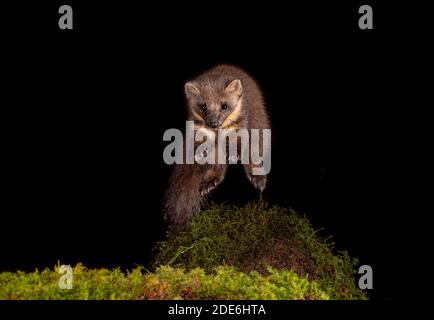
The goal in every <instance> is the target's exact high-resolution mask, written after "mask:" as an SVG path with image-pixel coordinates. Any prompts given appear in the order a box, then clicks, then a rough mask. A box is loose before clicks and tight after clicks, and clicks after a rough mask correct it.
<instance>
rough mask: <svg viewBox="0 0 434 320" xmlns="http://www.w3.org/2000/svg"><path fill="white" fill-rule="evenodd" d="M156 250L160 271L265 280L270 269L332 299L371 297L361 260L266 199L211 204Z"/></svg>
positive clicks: (293, 214)
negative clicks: (364, 287) (223, 271)
mask: <svg viewBox="0 0 434 320" xmlns="http://www.w3.org/2000/svg"><path fill="white" fill-rule="evenodd" d="M156 250H157V254H156V258H155V262H154V266H155V267H157V266H159V265H170V266H178V267H183V268H186V269H187V270H193V269H195V268H197V267H200V268H203V269H204V270H205V271H206V272H208V273H210V272H213V271H214V269H215V268H216V267H217V266H221V265H226V266H232V267H234V268H235V269H236V270H238V271H240V272H247V273H249V272H252V271H257V272H258V273H259V274H262V275H264V276H265V275H267V274H269V267H272V268H274V269H276V270H292V271H294V272H295V273H296V274H298V275H299V276H300V277H306V279H308V280H309V281H314V282H316V283H318V286H319V288H320V289H321V290H322V291H324V292H325V293H326V294H327V295H328V296H329V297H330V298H331V299H366V296H365V294H364V293H363V292H362V291H361V290H360V289H359V288H358V287H357V286H356V283H355V275H356V270H355V266H356V265H357V260H356V259H353V258H350V257H349V256H348V254H347V253H346V252H334V250H333V247H332V244H330V243H329V242H328V241H327V240H325V239H322V238H321V237H319V236H318V235H317V232H316V231H315V230H314V229H313V228H312V226H311V224H310V223H309V221H308V220H307V219H306V218H305V217H301V216H299V215H298V214H296V213H295V212H294V211H292V210H286V209H283V208H280V207H277V206H273V207H270V206H268V205H267V204H266V203H264V202H263V201H260V202H254V203H249V204H247V205H246V206H244V207H241V208H238V207H234V206H228V205H215V204H214V205H211V206H210V207H209V208H208V209H207V210H204V211H203V212H201V213H200V214H198V215H196V216H195V217H194V218H193V219H192V222H191V224H189V225H188V226H187V227H186V228H185V230H184V231H182V232H181V233H173V232H170V231H169V232H168V236H167V240H165V241H163V242H161V243H159V244H158V246H157V248H156Z"/></svg>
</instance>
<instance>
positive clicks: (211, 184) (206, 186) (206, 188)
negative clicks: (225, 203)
mask: <svg viewBox="0 0 434 320" xmlns="http://www.w3.org/2000/svg"><path fill="white" fill-rule="evenodd" d="M218 184H219V181H218V179H217V178H214V179H204V180H203V181H202V182H201V183H200V184H199V192H200V194H201V195H202V196H206V195H207V194H208V193H210V192H211V191H213V190H214V189H215V188H216V187H217V185H218Z"/></svg>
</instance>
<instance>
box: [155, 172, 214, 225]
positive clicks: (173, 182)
mask: <svg viewBox="0 0 434 320" xmlns="http://www.w3.org/2000/svg"><path fill="white" fill-rule="evenodd" d="M203 167H204V166H201V165H197V164H192V165H176V166H175V168H174V169H173V172H172V174H171V176H170V180H169V187H168V189H167V191H166V194H165V196H164V208H163V212H164V218H165V220H166V221H167V222H168V223H169V225H170V227H171V228H172V230H180V229H182V227H183V226H185V225H187V224H188V222H190V220H191V217H192V216H193V215H194V214H196V213H198V212H199V211H200V210H201V209H202V208H203V207H204V206H205V205H206V203H207V201H206V197H205V196H202V195H201V194H200V191H199V183H200V181H201V177H202V176H203V172H202V171H203V170H204V169H203Z"/></svg>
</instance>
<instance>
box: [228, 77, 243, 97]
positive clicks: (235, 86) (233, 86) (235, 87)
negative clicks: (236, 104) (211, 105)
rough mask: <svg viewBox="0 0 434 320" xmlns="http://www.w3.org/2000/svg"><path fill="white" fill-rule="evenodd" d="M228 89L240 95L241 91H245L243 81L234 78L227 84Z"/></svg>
mask: <svg viewBox="0 0 434 320" xmlns="http://www.w3.org/2000/svg"><path fill="white" fill-rule="evenodd" d="M226 91H227V92H230V93H232V94H236V95H238V96H240V95H241V93H242V92H243V85H242V84H241V81H240V80H238V79H235V80H232V81H231V82H229V84H228V85H227V86H226Z"/></svg>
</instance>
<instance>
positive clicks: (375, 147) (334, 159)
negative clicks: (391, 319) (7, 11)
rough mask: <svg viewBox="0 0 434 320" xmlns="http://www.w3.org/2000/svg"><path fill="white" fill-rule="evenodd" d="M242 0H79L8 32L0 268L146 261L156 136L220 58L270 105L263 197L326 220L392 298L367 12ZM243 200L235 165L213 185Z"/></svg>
mask: <svg viewBox="0 0 434 320" xmlns="http://www.w3.org/2000/svg"><path fill="white" fill-rule="evenodd" d="M252 6H253V7H251V8H250V9H249V11H248V12H247V11H246V8H245V7H244V8H243V7H238V6H236V7H234V8H233V10H232V15H231V16H230V17H227V14H226V15H224V12H220V11H221V9H219V8H215V10H214V11H212V12H213V13H210V11H207V16H206V17H202V16H200V15H197V14H193V13H192V12H190V13H187V9H188V8H187V7H182V8H174V9H173V10H172V11H171V13H167V12H166V11H164V10H163V8H156V9H153V10H155V11H153V12H152V14H151V13H149V12H148V11H147V8H139V9H137V10H133V8H130V7H126V8H118V7H104V8H102V9H101V8H100V7H98V6H97V5H95V7H90V6H87V7H84V6H79V5H78V4H77V5H76V6H75V11H74V14H75V21H74V22H75V28H76V30H74V31H73V32H70V33H69V34H65V33H62V32H61V31H58V30H56V29H55V28H54V27H53V28H54V29H53V28H52V27H51V26H50V24H51V23H53V24H54V26H55V27H57V14H56V8H57V7H54V13H53V12H50V13H48V12H45V16H44V22H43V23H42V24H41V25H35V27H34V29H33V32H32V33H31V34H29V37H28V39H27V38H26V39H27V40H26V41H23V40H22V39H21V40H17V39H15V43H14V44H15V46H13V48H14V49H15V50H12V51H11V52H10V53H11V54H10V56H9V61H10V67H11V68H10V70H7V73H6V74H7V76H8V79H9V81H8V84H7V85H6V88H4V89H5V92H6V94H7V95H11V97H12V98H13V99H12V100H10V102H9V108H10V117H8V118H7V124H6V126H5V127H4V129H6V130H5V134H4V135H3V137H2V144H3V156H2V158H3V161H4V162H3V165H2V168H3V170H2V179H1V184H2V190H3V192H2V195H1V197H2V201H1V203H2V210H1V211H2V226H1V228H2V229H3V231H2V232H1V235H0V240H1V243H2V250H1V253H0V269H1V270H15V269H26V270H32V269H33V268H34V267H39V268H41V267H46V266H53V265H54V264H55V263H56V262H57V261H58V260H60V261H61V263H71V264H73V263H76V262H78V261H81V262H84V263H85V264H86V265H88V266H91V267H102V266H105V267H110V266H119V265H120V266H123V267H131V266H133V265H134V264H135V263H138V264H146V263H147V262H148V259H149V258H150V255H151V248H152V247H153V246H154V245H155V242H156V241H157V240H159V239H161V238H162V237H163V234H164V230H163V223H162V219H161V205H162V195H163V192H164V189H165V186H166V183H167V179H168V174H169V172H170V167H169V166H167V165H165V164H164V163H163V161H162V151H163V149H164V147H165V146H166V144H165V143H164V142H163V141H162V135H163V132H164V131H165V130H166V129H168V128H172V127H178V128H183V126H184V125H185V123H184V120H185V118H184V117H185V113H184V99H183V84H184V82H185V81H186V80H188V79H189V78H191V77H194V76H195V75H196V74H197V73H199V72H201V71H204V70H205V69H207V68H209V67H212V66H214V65H215V64H218V63H230V64H234V65H238V66H240V67H242V68H244V69H246V70H247V71H249V72H250V73H251V74H252V75H253V76H254V77H255V78H256V79H257V81H258V83H259V84H260V86H261V87H262V89H263V91H264V95H265V98H266V101H267V106H268V108H269V112H270V115H271V120H272V124H273V131H272V134H273V153H272V167H271V174H270V180H269V185H268V189H267V191H266V193H265V198H266V199H267V200H268V201H269V202H270V203H273V204H279V205H282V206H291V207H293V208H295V209H297V210H298V211H299V212H300V213H304V214H306V215H307V216H308V217H309V218H310V219H311V220H312V222H313V224H314V226H315V227H316V228H321V227H324V228H325V230H324V231H322V234H323V235H324V236H329V235H332V236H333V239H334V241H335V243H336V247H337V249H340V250H348V251H349V253H350V254H351V255H353V256H357V257H359V260H360V262H361V264H370V265H372V266H373V268H374V272H377V273H376V278H375V281H376V282H375V285H377V287H376V289H377V290H376V292H375V293H374V295H375V296H379V297H388V296H390V294H391V292H390V288H389V285H390V283H389V281H390V280H389V278H390V276H388V270H389V269H390V268H391V267H390V262H389V261H388V260H389V257H388V255H387V254H388V252H389V249H390V246H391V240H390V228H389V224H390V219H391V214H390V212H389V211H390V210H389V209H388V206H387V202H388V199H387V196H386V195H385V194H384V192H383V191H384V189H385V188H386V187H385V186H386V183H387V181H389V178H390V170H391V169H390V162H389V158H388V156H387V150H388V146H389V145H390V143H392V142H391V141H390V140H389V137H388V135H387V130H386V129H385V128H386V126H387V124H388V119H389V115H390V112H391V108H392V106H391V103H390V100H389V93H390V91H389V89H388V88H387V86H385V84H386V83H388V82H389V83H390V81H392V79H393V77H394V70H395V69H394V61H393V59H392V56H391V49H390V48H389V44H388V41H387V39H386V38H385V37H384V35H383V34H382V33H381V24H380V23H379V24H378V28H379V29H380V31H377V30H374V32H372V33H371V34H370V35H367V34H365V33H362V32H360V31H358V30H357V29H356V25H352V24H350V23H352V21H353V20H354V19H356V17H357V12H356V11H354V10H355V9H354V8H355V6H351V5H347V6H346V7H342V8H341V10H342V11H343V12H344V11H345V10H347V11H345V12H352V14H353V15H352V16H349V15H347V16H346V18H343V15H339V14H338V15H337V18H336V19H335V20H334V21H331V22H330V24H329V25H328V28H326V27H325V26H323V24H322V23H319V22H317V23H316V24H315V23H314V22H313V21H314V20H315V18H316V16H313V15H311V14H304V15H302V14H297V12H298V10H302V9H306V8H301V7H297V6H294V7H293V11H291V13H288V11H285V10H287V9H284V8H283V7H282V8H278V7H275V6H274V7H273V8H272V9H271V8H264V7H261V6H259V5H258V6H256V5H252ZM47 8H48V6H47ZM50 9H51V8H50ZM181 9H182V13H183V14H180V13H179V12H180V11H178V10H181ZM353 9H354V10H353ZM352 10H353V11H352ZM115 12H116V15H114V13H115ZM308 12H310V11H308ZM354 12H356V13H354ZM97 13H98V14H97ZM104 13H106V14H107V15H108V16H110V17H112V18H110V19H111V20H110V21H111V22H110V23H107V24H104V23H105V22H104V21H103V20H102V18H101V17H104ZM380 13H381V11H380ZM288 14H289V18H288ZM150 16H152V17H154V18H156V19H152V20H151V19H150ZM97 17H100V18H97ZM270 17H273V19H270ZM266 18H268V19H269V20H267V19H266ZM350 18H351V19H353V20H351V19H350ZM98 19H101V20H98ZM321 19H323V20H324V17H322V18H321ZM323 20H320V21H321V22H323ZM151 21H152V22H151ZM233 21H237V23H234V22H233ZM33 34H34V35H33ZM318 166H320V177H318ZM255 198H257V194H256V193H255V191H254V190H253V189H252V187H250V185H249V184H248V183H247V180H245V178H244V177H243V175H242V172H240V170H237V168H233V170H231V171H230V172H229V175H228V177H227V180H226V181H225V182H224V184H223V185H222V186H221V188H220V189H219V191H218V192H217V194H216V195H215V200H216V201H223V200H224V201H228V202H231V203H244V202H246V201H248V200H251V199H255ZM388 263H389V265H388Z"/></svg>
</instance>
